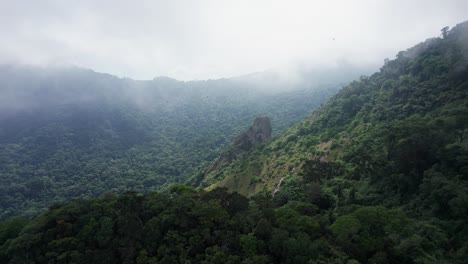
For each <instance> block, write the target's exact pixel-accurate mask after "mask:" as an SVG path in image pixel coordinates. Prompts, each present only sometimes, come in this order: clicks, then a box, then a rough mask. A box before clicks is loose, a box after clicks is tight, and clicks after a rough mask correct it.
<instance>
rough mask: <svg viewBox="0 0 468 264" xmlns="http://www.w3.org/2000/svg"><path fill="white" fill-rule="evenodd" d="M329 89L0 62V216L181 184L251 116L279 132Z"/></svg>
mask: <svg viewBox="0 0 468 264" xmlns="http://www.w3.org/2000/svg"><path fill="white" fill-rule="evenodd" d="M330 82H332V80H330ZM322 83H323V82H322ZM256 85H259V84H256ZM338 87H339V84H337V83H335V84H333V85H332V84H327V85H325V84H323V86H322V85H320V86H317V85H312V84H308V85H306V84H304V86H302V87H296V89H283V90H285V91H282V90H281V87H277V90H275V91H268V90H265V89H261V88H259V87H257V86H255V85H253V84H250V85H249V84H248V83H247V82H246V81H236V80H230V79H221V80H210V81H192V82H180V81H176V80H173V79H170V78H157V79H154V80H152V81H135V80H130V79H120V78H116V77H114V76H111V75H107V74H100V73H96V72H93V71H91V70H85V69H79V68H36V67H27V66H2V67H0V179H1V181H0V219H1V218H4V217H7V216H9V215H12V214H18V213H22V214H26V215H34V214H35V212H37V211H38V210H40V209H42V208H45V207H47V206H48V205H50V204H51V203H53V202H59V201H64V200H66V199H70V198H79V197H90V196H98V195H100V194H102V193H104V192H107V191H114V192H123V191H125V190H136V191H149V190H160V189H164V188H166V187H167V186H168V185H169V184H172V183H175V182H185V181H186V180H187V178H188V177H189V176H191V175H193V174H195V173H196V172H197V171H198V170H199V168H203V167H204V166H206V165H204V164H205V163H206V164H208V163H209V162H210V161H211V160H213V159H214V158H215V157H217V156H218V155H219V154H220V153H221V152H222V150H223V149H224V148H225V146H226V145H227V144H228V143H230V142H231V141H232V140H233V139H234V137H235V136H237V134H238V133H239V131H242V130H243V129H245V128H246V127H248V126H249V124H250V122H251V120H253V119H254V118H255V117H256V116H259V115H268V116H270V117H271V118H272V119H273V120H274V124H275V125H274V130H275V131H281V130H283V129H284V128H286V127H288V126H290V125H291V124H293V122H295V121H298V120H300V119H301V118H303V117H304V116H305V115H307V114H308V113H309V112H310V111H311V109H314V108H315V107H317V106H318V105H319V104H320V103H322V102H323V101H324V100H325V99H326V98H329V96H330V95H331V94H333V93H334V91H336V89H337V88H338ZM257 88H258V89H257Z"/></svg>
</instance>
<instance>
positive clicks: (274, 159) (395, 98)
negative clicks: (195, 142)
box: [205, 22, 468, 204]
mask: <svg viewBox="0 0 468 264" xmlns="http://www.w3.org/2000/svg"><path fill="white" fill-rule="evenodd" d="M467 31H468V23H466V22H465V23H462V24H460V25H458V26H456V27H454V28H453V29H452V30H451V31H449V32H448V33H447V35H446V36H445V37H444V38H433V39H428V40H426V41H425V42H422V43H420V44H418V45H416V46H415V47H413V48H410V49H408V50H406V51H402V52H400V53H398V55H397V58H396V59H394V60H386V61H385V65H384V66H383V67H382V68H381V70H380V72H377V73H375V74H373V75H371V76H369V77H361V79H360V80H358V81H355V82H352V83H351V84H349V85H348V86H346V87H345V88H343V89H342V90H341V91H340V92H339V93H338V94H337V95H335V96H333V97H332V98H331V99H330V100H329V101H328V102H327V103H326V104H325V105H324V106H323V107H321V108H320V109H319V110H317V111H315V112H314V113H313V114H312V115H311V116H310V117H308V118H307V119H306V120H304V121H303V122H301V123H299V124H297V125H295V126H294V127H292V128H290V129H288V130H287V131H285V132H284V133H281V134H280V135H277V136H276V137H274V138H273V140H271V142H268V143H267V144H264V145H261V146H260V147H258V148H255V149H252V150H250V151H248V152H246V153H244V154H243V155H242V156H240V157H239V158H238V159H236V160H235V161H233V162H231V163H229V164H225V166H224V167H222V168H219V169H218V170H216V171H212V172H211V174H210V175H207V177H211V178H216V179H221V181H219V182H217V183H215V184H214V185H213V186H211V187H210V188H213V187H216V186H222V187H227V188H228V189H230V190H233V191H238V192H239V193H241V194H244V195H247V196H252V195H255V194H257V193H259V192H262V191H264V190H265V189H266V190H268V191H272V190H274V188H275V186H277V185H278V183H279V182H280V180H281V179H282V178H284V180H283V184H282V188H281V189H282V190H283V191H281V192H280V193H279V194H278V195H279V196H281V197H283V198H284V199H286V197H287V196H288V192H289V191H292V190H289V189H288V188H289V187H291V188H295V187H293V185H294V184H295V183H297V182H298V181H302V180H303V178H304V177H305V176H306V175H308V173H312V174H314V175H312V176H310V177H318V178H313V181H318V182H323V185H324V186H327V185H328V184H331V185H335V184H339V185H343V188H342V189H341V191H342V192H344V193H347V192H349V191H350V190H351V189H353V190H354V191H357V193H355V194H357V195H358V196H361V195H362V196H361V198H362V199H365V197H368V196H369V195H372V197H373V198H377V197H380V198H379V201H383V200H387V202H388V203H389V204H398V203H399V202H402V201H404V200H405V199H407V198H409V197H411V196H412V195H413V194H415V193H417V192H418V191H419V190H420V187H421V186H420V185H421V184H423V183H427V182H426V181H427V179H426V177H429V174H435V175H438V174H439V173H441V174H442V175H440V176H443V177H444V178H448V179H455V178H457V177H458V178H459V177H461V176H462V175H466V173H467V171H466V169H467V167H466V166H467V164H466V157H467V156H466V151H467V142H466V140H465V135H464V134H465V131H466V126H467V123H468V103H467V93H468V86H467V85H468V83H467V80H468V69H467V66H468V45H467V43H468V42H467V38H468V37H467V36H468V33H467ZM317 170H323V173H322V174H323V175H322V174H320V173H318V172H317ZM457 175H458V176H457ZM458 180H466V179H464V178H463V177H462V178H459V179H458ZM205 186H206V185H205ZM353 186H354V187H353ZM370 186H372V188H377V187H378V188H377V189H374V190H373V189H368V188H367V187H370ZM296 187H297V186H296ZM335 187H336V186H335ZM356 188H357V189H359V190H356ZM372 191H375V193H374V192H372ZM389 195H390V196H392V197H394V198H395V199H394V200H391V201H389V199H388V196H389ZM384 197H387V199H384Z"/></svg>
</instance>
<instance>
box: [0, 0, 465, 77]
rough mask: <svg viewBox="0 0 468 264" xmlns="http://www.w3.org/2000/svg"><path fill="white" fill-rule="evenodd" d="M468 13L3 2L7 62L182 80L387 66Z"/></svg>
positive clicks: (176, 0)
mask: <svg viewBox="0 0 468 264" xmlns="http://www.w3.org/2000/svg"><path fill="white" fill-rule="evenodd" d="M467 10H468V1H467V0H439V1H434V0H416V1H411V0H389V1H379V0H368V1H352V0H343V1H330V0H327V1H313V0H309V1H293V0H287V1H286V0H285V1H272V0H264V1H256V0H245V1H244V0H232V1H227V0H226V1H222V0H212V1H204V0H203V1H196V0H186V1H183V0H167V1H156V0H148V1H136V0H133V1H130V0H128V1H119V0H109V1H108V0H105V1H104V0H79V1H78V0H77V1H72V0H69V1H66V0H56V1H40V0H29V1H23V0H10V1H9V0H0V63H1V64H4V63H22V64H39V65H49V64H52V65H76V66H80V67H86V68H91V69H93V70H96V71H99V72H106V73H110V74H114V75H117V76H120V77H131V78H135V79H152V78H153V77H155V76H170V77H173V78H177V79H181V80H190V79H209V78H220V77H230V76H236V75H241V74H246V73H251V72H256V71H262V70H265V69H270V68H288V67H294V66H295V65H307V66H310V67H312V66H330V65H334V64H335V63H337V62H339V61H346V62H348V63H353V64H357V65H359V66H367V65H380V64H382V63H383V60H384V59H385V58H393V57H394V56H395V55H396V53H397V52H398V51H400V50H403V49H406V48H408V47H410V46H413V45H414V44H417V43H419V42H421V41H423V40H425V39H427V38H429V37H435V36H438V35H439V34H440V29H441V28H442V27H444V26H454V25H455V24H457V23H460V22H462V21H464V20H467V19H468V11H467Z"/></svg>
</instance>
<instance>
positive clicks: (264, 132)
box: [234, 117, 271, 154]
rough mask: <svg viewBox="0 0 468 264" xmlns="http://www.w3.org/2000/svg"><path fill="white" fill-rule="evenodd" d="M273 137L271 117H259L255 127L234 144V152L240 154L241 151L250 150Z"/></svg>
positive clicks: (254, 124) (238, 138)
mask: <svg viewBox="0 0 468 264" xmlns="http://www.w3.org/2000/svg"><path fill="white" fill-rule="evenodd" d="M270 137H271V121H270V118H269V117H257V118H255V120H254V123H253V125H252V126H251V127H250V128H249V129H248V130H247V131H245V132H244V133H242V134H241V135H240V136H239V137H237V139H236V141H235V142H234V152H235V154H238V153H239V152H241V151H245V150H249V149H250V148H252V147H253V146H255V145H258V144H260V143H262V142H265V141H266V140H268V139H270Z"/></svg>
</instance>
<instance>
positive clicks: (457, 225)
mask: <svg viewBox="0 0 468 264" xmlns="http://www.w3.org/2000/svg"><path fill="white" fill-rule="evenodd" d="M467 43H468V22H464V23H461V24H459V25H457V26H456V27H454V28H453V29H451V30H445V31H444V34H443V35H442V36H441V37H439V38H433V39H428V40H426V41H424V42H422V43H420V44H418V45H416V46H415V47H413V48H410V49H408V50H406V51H402V52H400V53H398V55H397V58H396V59H394V60H386V61H385V64H384V65H383V67H382V68H381V69H380V71H379V72H377V73H375V74H373V75H371V76H369V77H361V78H360V80H357V81H355V82H352V83H351V84H349V85H348V86H346V87H344V88H343V89H342V90H341V91H340V92H339V93H338V94H336V95H335V96H333V97H332V98H331V99H330V100H329V101H328V102H327V103H326V104H324V105H323V106H322V107H321V108H320V109H318V110H317V111H315V112H314V113H313V114H312V115H311V116H309V117H308V118H306V120H305V121H303V122H301V123H298V124H297V125H295V126H294V127H292V128H290V129H287V130H286V131H285V132H283V133H279V134H277V135H276V136H274V137H273V138H272V139H270V140H268V141H267V142H263V143H261V144H259V145H257V146H255V147H254V148H251V149H250V150H247V151H245V152H243V153H239V154H238V155H236V157H235V159H233V160H227V161H225V162H222V164H221V165H220V166H218V167H217V169H214V170H210V171H209V172H208V173H206V175H205V173H203V172H202V173H201V174H196V175H194V177H197V178H199V179H201V181H197V183H198V182H200V184H201V185H200V188H199V190H196V189H194V188H193V187H189V186H185V185H174V186H172V188H170V191H169V192H168V193H147V194H142V193H138V192H127V193H124V194H120V195H119V194H114V193H108V194H105V195H103V196H102V197H100V198H93V199H87V200H76V201H72V202H69V203H65V204H56V205H53V206H51V207H50V208H49V210H47V211H44V212H43V213H42V214H40V215H39V216H37V217H35V218H33V219H32V220H27V219H25V218H22V217H12V218H9V219H7V220H5V221H4V222H2V223H0V245H2V246H1V247H0V261H1V262H6V263H106V262H108V263H116V262H117V263H119V262H121V263H135V262H136V263H465V262H466V259H468V252H467V251H468V242H467V241H468V220H467V219H468V218H467V216H468V211H467V210H468V182H467V181H468V179H467V177H468V143H467V142H468V141H467V140H466V135H465V133H466V130H467V126H468V99H467V98H468V45H467ZM273 122H274V121H273ZM205 172H206V171H205ZM247 197H248V198H247Z"/></svg>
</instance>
